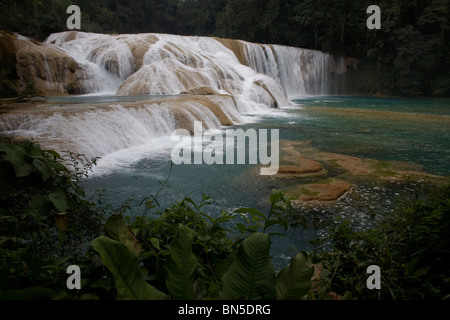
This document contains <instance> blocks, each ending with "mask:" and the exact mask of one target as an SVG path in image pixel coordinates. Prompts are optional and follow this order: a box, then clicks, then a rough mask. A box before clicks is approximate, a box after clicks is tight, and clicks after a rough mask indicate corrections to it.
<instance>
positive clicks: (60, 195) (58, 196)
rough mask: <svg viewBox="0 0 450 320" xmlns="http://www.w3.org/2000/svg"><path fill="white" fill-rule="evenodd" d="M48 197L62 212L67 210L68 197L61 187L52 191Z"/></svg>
mask: <svg viewBox="0 0 450 320" xmlns="http://www.w3.org/2000/svg"><path fill="white" fill-rule="evenodd" d="M48 198H49V199H50V201H51V202H52V203H53V205H54V206H55V207H56V209H58V210H59V211H60V212H64V211H66V210H67V198H66V193H65V192H64V190H62V189H60V190H57V191H55V192H53V193H50V194H49V196H48Z"/></svg>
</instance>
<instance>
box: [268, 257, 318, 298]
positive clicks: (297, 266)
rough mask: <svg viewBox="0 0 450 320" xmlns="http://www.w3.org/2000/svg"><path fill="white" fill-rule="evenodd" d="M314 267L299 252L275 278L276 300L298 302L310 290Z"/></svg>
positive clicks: (307, 258)
mask: <svg viewBox="0 0 450 320" xmlns="http://www.w3.org/2000/svg"><path fill="white" fill-rule="evenodd" d="M313 275H314V267H313V266H312V265H311V263H310V259H309V257H308V254H307V253H305V252H301V253H299V254H297V255H296V256H295V257H293V258H292V260H291V263H290V265H289V266H287V267H286V268H285V269H283V270H281V272H280V273H279V274H278V276H277V299H278V300H298V299H301V298H302V297H303V296H304V295H306V294H307V293H308V292H309V290H310V289H311V278H312V276H313Z"/></svg>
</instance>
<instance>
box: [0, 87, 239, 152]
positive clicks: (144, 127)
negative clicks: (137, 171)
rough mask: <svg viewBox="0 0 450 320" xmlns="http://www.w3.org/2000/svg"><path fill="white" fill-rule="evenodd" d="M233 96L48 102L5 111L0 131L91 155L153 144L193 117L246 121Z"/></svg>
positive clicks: (210, 124)
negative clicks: (84, 102) (73, 102)
mask: <svg viewBox="0 0 450 320" xmlns="http://www.w3.org/2000/svg"><path fill="white" fill-rule="evenodd" d="M235 108H236V107H235V106H234V102H233V100H232V99H231V97H226V96H217V97H210V98H208V97H194V96H192V97H184V98H183V99H170V98H167V99H160V100H155V101H139V102H123V103H113V104H109V103H108V104H65V105H64V106H61V105H59V104H55V105H43V106H39V107H35V108H32V109H30V108H27V109H26V110H20V109H18V110H15V112H10V113H4V114H1V115H0V132H1V133H2V134H3V135H13V136H22V137H28V138H33V139H36V140H37V141H39V142H40V143H41V144H42V145H43V146H44V147H46V148H54V149H57V150H58V151H66V150H71V151H74V152H77V153H79V154H82V155H84V157H85V158H86V159H91V158H93V157H97V156H101V157H102V156H105V155H108V154H111V153H114V152H117V151H120V150H124V149H128V148H132V147H136V146H139V145H148V144H151V142H152V140H153V139H155V138H160V137H170V136H171V134H172V133H173V132H174V131H175V130H176V129H186V130H189V131H190V132H193V130H194V128H193V125H194V122H195V121H201V122H202V123H203V125H204V127H205V128H206V129H220V128H221V127H222V126H224V125H231V124H234V123H236V122H238V121H241V120H242V119H241V118H240V115H239V114H238V113H237V112H236V109H235Z"/></svg>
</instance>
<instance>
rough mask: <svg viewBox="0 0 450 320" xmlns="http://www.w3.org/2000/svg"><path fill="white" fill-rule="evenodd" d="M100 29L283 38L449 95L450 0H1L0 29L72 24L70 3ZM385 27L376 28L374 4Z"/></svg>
mask: <svg viewBox="0 0 450 320" xmlns="http://www.w3.org/2000/svg"><path fill="white" fill-rule="evenodd" d="M71 4H76V5H78V6H80V8H81V12H82V22H81V27H82V30H81V31H84V32H96V33H113V34H120V33H143V32H155V33H170V34H178V35H196V36H218V37H224V38H233V39H241V40H247V41H251V42H259V43H268V44H269V43H270V44H282V45H289V46H297V47H302V48H308V49H317V50H321V51H325V52H329V53H331V54H336V55H345V56H351V57H354V58H357V59H359V60H360V61H361V63H360V71H361V72H360V73H362V74H365V78H364V79H362V80H361V81H358V85H359V86H361V88H359V89H361V91H365V92H371V93H383V94H399V95H405V96H419V95H425V96H450V24H449V20H450V0H376V1H375V0H354V1H351V0H245V1H244V0H214V1H207V0H100V1H93V0H78V1H75V0H74V1H69V0H45V1H44V0H19V1H10V0H0V9H1V13H0V29H3V30H11V31H14V32H17V33H20V34H22V35H26V36H29V37H33V38H34V39H37V40H45V38H46V37H47V36H48V35H49V34H51V33H54V32H61V31H66V30H67V27H66V21H67V18H68V17H69V14H67V13H66V9H67V7H68V6H69V5H71ZM373 4H375V5H378V6H379V7H380V8H381V16H382V19H381V22H382V29H381V30H369V29H368V28H367V26H366V21H367V19H368V17H369V14H367V13H366V9H367V7H368V6H369V5H373Z"/></svg>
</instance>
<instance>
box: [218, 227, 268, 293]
mask: <svg viewBox="0 0 450 320" xmlns="http://www.w3.org/2000/svg"><path fill="white" fill-rule="evenodd" d="M270 246H271V240H270V236H269V235H268V234H263V233H253V234H251V235H250V236H249V237H248V238H247V239H245V240H244V241H243V242H242V244H241V246H240V247H239V249H238V252H237V253H236V256H235V257H234V259H233V261H232V262H231V265H230V267H229V268H228V270H227V271H226V273H225V274H224V275H223V287H222V290H221V292H220V297H221V298H222V299H232V300H237V299H249V300H270V299H274V298H275V297H276V293H275V284H276V278H275V271H274V269H273V265H272V262H271V260H270V256H269V250H270Z"/></svg>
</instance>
